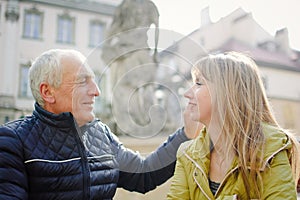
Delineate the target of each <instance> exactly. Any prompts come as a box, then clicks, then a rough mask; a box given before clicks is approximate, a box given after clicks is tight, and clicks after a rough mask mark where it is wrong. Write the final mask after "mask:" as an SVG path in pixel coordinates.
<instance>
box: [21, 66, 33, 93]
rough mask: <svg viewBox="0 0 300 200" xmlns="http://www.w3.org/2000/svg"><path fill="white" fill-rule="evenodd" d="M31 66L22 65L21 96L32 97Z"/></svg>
mask: <svg viewBox="0 0 300 200" xmlns="http://www.w3.org/2000/svg"><path fill="white" fill-rule="evenodd" d="M28 74H29V66H28V65H22V66H21V72H20V85H19V88H20V90H19V91H20V96H21V97H32V94H31V90H30V85H29V78H28Z"/></svg>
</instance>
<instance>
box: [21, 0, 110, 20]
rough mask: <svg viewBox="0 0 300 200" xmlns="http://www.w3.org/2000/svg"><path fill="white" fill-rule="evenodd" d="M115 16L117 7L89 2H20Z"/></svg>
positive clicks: (50, 0)
mask: <svg viewBox="0 0 300 200" xmlns="http://www.w3.org/2000/svg"><path fill="white" fill-rule="evenodd" d="M20 1H21V2H31V3H39V4H47V5H50V6H59V7H65V8H70V9H76V10H81V11H87V12H93V13H98V14H105V15H109V16H113V15H114V12H115V9H116V6H115V5H110V4H105V3H100V2H95V1H88V0H20Z"/></svg>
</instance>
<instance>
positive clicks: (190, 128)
mask: <svg viewBox="0 0 300 200" xmlns="http://www.w3.org/2000/svg"><path fill="white" fill-rule="evenodd" d="M190 107H191V106H190V105H187V106H186V108H185V109H184V112H183V118H184V132H185V135H186V136H187V137H188V138H189V139H194V138H196V137H197V136H198V135H199V133H200V131H201V129H202V128H203V124H201V123H200V122H197V121H194V120H193V119H192V118H191V112H190V109H191V108H190Z"/></svg>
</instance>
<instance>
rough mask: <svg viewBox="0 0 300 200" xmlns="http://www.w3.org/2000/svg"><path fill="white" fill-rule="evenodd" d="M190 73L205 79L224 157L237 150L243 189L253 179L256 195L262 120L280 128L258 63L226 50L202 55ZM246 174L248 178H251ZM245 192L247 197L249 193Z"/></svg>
mask: <svg viewBox="0 0 300 200" xmlns="http://www.w3.org/2000/svg"><path fill="white" fill-rule="evenodd" d="M192 75H193V76H199V75H201V76H202V77H203V78H204V79H205V80H207V84H208V87H209V89H210V92H211V93H212V102H213V104H214V105H215V108H216V109H217V110H218V112H217V113H218V114H217V116H216V117H217V119H216V120H217V121H218V122H222V126H221V128H222V134H225V135H224V137H223V138H224V140H225V141H224V140H223V141H222V143H224V144H225V146H226V147H227V149H226V151H227V152H225V156H226V155H229V153H230V152H235V153H236V155H237V157H238V161H239V164H240V166H241V174H242V177H243V180H244V185H245V189H246V191H247V192H248V191H250V182H252V183H254V184H253V185H254V186H255V188H251V189H254V192H255V193H256V194H259V193H260V192H259V191H260V190H259V185H260V184H259V183H258V180H257V177H259V169H260V166H262V162H263V157H262V155H263V151H264V149H263V144H264V142H265V137H264V134H263V131H262V123H263V122H264V123H268V124H270V125H273V126H275V127H277V128H278V130H283V129H282V128H280V126H279V125H278V123H277V122H276V120H275V117H274V115H273V114H272V112H271V108H270V105H269V101H268V99H267V96H266V92H265V89H264V85H263V82H262V79H261V78H260V76H259V71H258V67H257V65H256V64H255V62H254V61H253V60H252V59H251V58H250V57H248V56H246V55H244V54H241V53H237V52H228V53H224V54H217V55H209V56H207V57H204V58H202V59H201V60H200V61H198V62H197V64H196V65H195V66H194V68H193V70H192ZM209 84H213V86H211V85H209ZM283 131H284V132H285V133H286V134H287V135H289V136H290V138H291V139H292V140H293V142H294V144H296V143H297V141H296V140H295V138H294V137H293V136H291V134H290V133H289V132H288V131H286V130H283ZM293 146H294V147H293V152H294V153H293V156H292V158H291V160H293V162H292V169H293V174H294V178H295V181H296V182H297V180H298V177H299V170H298V167H297V165H296V163H299V159H298V158H299V156H298V155H297V152H298V151H297V149H298V145H293ZM249 163H250V166H249ZM298 166H299V165H298ZM248 167H250V171H249V169H248ZM247 177H250V180H249V179H248V178H247ZM252 187H253V186H252ZM247 195H248V197H249V196H250V194H249V192H248V194H247Z"/></svg>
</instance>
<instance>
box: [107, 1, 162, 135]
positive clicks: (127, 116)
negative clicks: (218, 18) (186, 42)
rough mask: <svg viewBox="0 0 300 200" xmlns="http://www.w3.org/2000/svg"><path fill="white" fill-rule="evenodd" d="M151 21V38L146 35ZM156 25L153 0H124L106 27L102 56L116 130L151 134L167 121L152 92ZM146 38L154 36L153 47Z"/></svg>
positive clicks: (126, 132)
mask: <svg viewBox="0 0 300 200" xmlns="http://www.w3.org/2000/svg"><path fill="white" fill-rule="evenodd" d="M151 25H154V26H155V29H154V32H155V34H154V35H155V36H154V38H148V31H149V29H151ZM158 25H159V13H158V10H157V7H156V6H155V4H154V3H153V2H152V1H150V0H123V2H122V3H121V4H120V5H119V6H118V7H117V9H116V12H115V15H114V18H113V21H112V24H111V26H110V28H109V29H108V32H107V36H106V40H105V43H104V45H103V53H102V59H103V61H104V62H105V63H106V65H107V66H108V67H109V68H110V72H111V85H112V100H111V109H112V117H113V120H114V121H115V123H116V125H117V127H118V129H117V130H118V132H121V133H124V134H130V135H133V136H137V137H151V136H153V135H155V134H158V133H159V132H160V131H161V129H162V128H163V126H164V123H165V121H166V115H165V113H164V112H163V109H162V107H161V106H160V105H159V98H160V97H158V96H156V95H155V94H157V93H156V92H155V91H156V90H157V88H159V84H158V83H156V82H155V74H156V70H157V66H158V62H157V57H156V55H157V43H158V34H159V28H158ZM148 39H154V41H155V42H154V44H155V46H154V48H150V47H149V45H148Z"/></svg>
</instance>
